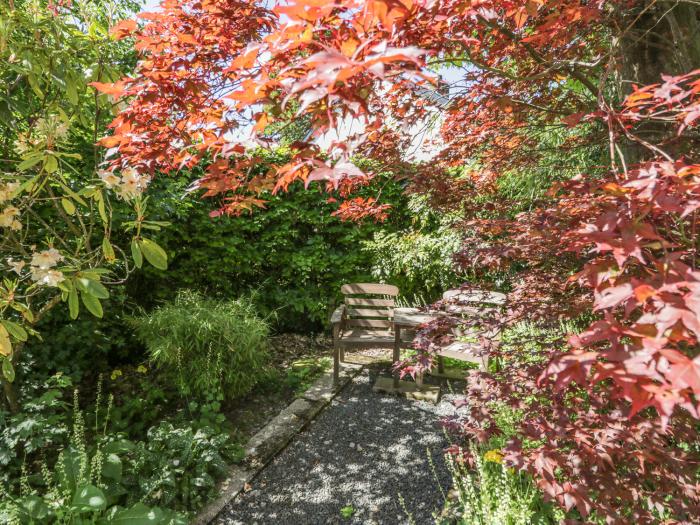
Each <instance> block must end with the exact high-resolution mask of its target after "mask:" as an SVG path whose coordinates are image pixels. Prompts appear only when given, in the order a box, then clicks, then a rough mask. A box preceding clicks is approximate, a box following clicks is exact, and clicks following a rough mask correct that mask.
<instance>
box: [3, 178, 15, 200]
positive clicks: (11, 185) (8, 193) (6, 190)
mask: <svg viewBox="0 0 700 525" xmlns="http://www.w3.org/2000/svg"><path fill="white" fill-rule="evenodd" d="M17 188H19V182H7V183H5V184H3V185H1V186H0V202H5V201H9V200H10V199H12V195H13V194H14V193H15V191H17Z"/></svg>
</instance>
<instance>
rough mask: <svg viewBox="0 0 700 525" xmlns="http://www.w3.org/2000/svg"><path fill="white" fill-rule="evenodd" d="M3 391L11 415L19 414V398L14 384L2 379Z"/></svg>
mask: <svg viewBox="0 0 700 525" xmlns="http://www.w3.org/2000/svg"><path fill="white" fill-rule="evenodd" d="M2 390H3V393H4V394H5V401H6V403H7V407H8V408H9V409H10V413H11V414H16V413H17V412H19V399H18V398H17V389H16V388H15V385H14V383H10V382H9V381H7V380H6V379H4V378H3V379H2Z"/></svg>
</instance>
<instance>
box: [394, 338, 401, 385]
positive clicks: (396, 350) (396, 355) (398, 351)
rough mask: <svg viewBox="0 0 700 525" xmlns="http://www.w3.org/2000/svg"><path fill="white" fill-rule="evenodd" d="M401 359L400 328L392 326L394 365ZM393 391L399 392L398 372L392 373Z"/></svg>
mask: <svg viewBox="0 0 700 525" xmlns="http://www.w3.org/2000/svg"><path fill="white" fill-rule="evenodd" d="M399 359H401V327H400V326H398V325H394V365H396V363H398V362H399ZM394 390H395V391H397V392H398V390H399V371H398V370H396V371H395V372H394Z"/></svg>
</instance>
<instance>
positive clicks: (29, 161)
mask: <svg viewBox="0 0 700 525" xmlns="http://www.w3.org/2000/svg"><path fill="white" fill-rule="evenodd" d="M43 158H44V157H43V156H42V155H39V154H34V155H32V156H31V157H27V158H26V159H24V160H23V161H22V162H20V163H19V164H18V165H17V169H18V170H19V171H26V170H28V169H29V168H31V167H32V166H36V165H37V164H39V162H41V160H42V159H43Z"/></svg>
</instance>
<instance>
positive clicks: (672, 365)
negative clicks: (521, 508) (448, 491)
mask: <svg viewBox="0 0 700 525" xmlns="http://www.w3.org/2000/svg"><path fill="white" fill-rule="evenodd" d="M161 6H162V9H161V10H160V11H158V12H154V13H147V14H142V15H140V19H141V20H140V22H138V23H137V22H136V21H125V22H122V23H120V24H118V25H117V26H116V27H115V28H113V30H112V32H113V35H115V36H116V37H118V38H121V37H127V36H128V37H131V38H134V40H135V42H136V48H137V50H138V51H139V52H140V54H141V61H140V62H139V65H138V67H137V70H136V72H135V74H134V76H133V77H129V78H124V79H122V80H121V81H119V82H117V83H113V84H105V83H96V84H94V85H95V87H96V88H97V89H99V90H100V91H102V92H104V93H108V94H110V95H112V96H114V97H115V99H123V100H125V101H126V102H127V105H126V106H125V108H124V109H123V110H122V111H121V113H120V114H119V116H118V117H117V118H116V119H115V121H114V122H113V123H112V128H113V134H112V135H110V136H107V137H105V138H103V139H102V143H103V145H104V146H106V147H108V148H110V151H109V153H110V154H109V155H108V158H109V161H108V168H109V170H111V172H113V173H114V174H120V173H123V172H124V171H125V170H131V169H135V170H137V171H138V172H139V173H147V174H150V175H154V174H156V173H175V172H177V170H179V169H181V168H184V167H191V166H194V165H195V164H200V163H201V164H202V165H203V166H204V167H205V174H204V176H203V177H202V178H201V180H200V181H199V182H198V183H197V188H199V189H201V190H203V194H204V195H205V196H207V197H214V198H218V199H220V202H221V210H220V213H233V214H236V213H241V212H243V211H247V210H251V209H253V208H255V207H260V206H264V196H265V194H266V192H269V191H281V190H284V189H285V188H287V187H288V186H289V185H290V184H292V183H294V182H295V181H301V182H303V183H305V184H309V183H312V182H314V181H323V182H324V183H325V184H326V185H327V186H328V190H329V191H335V190H336V189H337V190H339V196H340V197H341V199H347V200H346V201H345V202H343V203H341V204H340V205H339V206H340V207H339V210H338V214H339V215H340V216H342V217H345V218H350V219H359V218H362V217H365V216H373V217H375V218H382V217H383V215H384V214H385V213H387V209H386V206H385V205H383V204H382V203H381V199H380V198H379V199H374V198H372V199H360V198H353V197H352V192H351V191H348V190H351V189H352V186H353V185H357V186H361V185H362V183H361V181H364V180H367V179H368V178H371V177H372V173H364V172H363V171H362V170H360V169H359V168H358V167H357V166H356V165H355V164H354V163H353V156H354V155H356V154H359V153H361V154H363V155H365V156H369V157H372V158H374V159H376V160H377V161H379V162H384V163H386V164H388V165H390V166H391V165H393V166H397V167H398V166H400V165H401V162H403V160H402V159H403V156H402V153H403V152H404V151H405V150H406V149H408V146H409V145H410V144H411V138H412V137H411V135H412V134H413V133H414V132H415V131H414V130H415V127H416V126H419V125H421V124H422V123H425V122H426V121H429V120H431V119H434V118H436V116H437V118H438V119H439V121H440V123H441V137H440V140H439V142H440V145H441V146H442V149H441V152H440V154H439V155H438V156H437V157H435V159H434V160H433V161H431V162H430V163H427V164H424V165H422V166H419V169H418V175H417V176H415V177H414V178H413V180H412V181H411V188H412V190H413V191H419V192H423V193H426V194H428V195H430V196H431V198H432V199H433V201H434V202H435V203H437V204H439V205H442V206H448V207H451V208H452V209H457V210H459V211H460V212H461V213H463V216H464V227H465V229H467V230H468V231H469V232H470V235H471V237H470V238H471V239H475V241H474V242H470V243H468V244H467V245H466V246H465V253H464V256H463V258H462V259H463V261H466V262H468V263H469V264H473V263H474V261H476V262H477V263H478V264H479V265H480V267H484V266H487V265H495V266H499V267H504V266H505V265H508V264H512V263H517V264H518V268H520V269H523V268H524V269H525V271H523V272H521V273H520V275H519V277H518V278H516V279H515V281H514V292H513V294H512V297H511V299H512V301H513V302H514V303H515V304H516V305H517V306H521V307H522V306H523V305H526V307H525V308H520V310H521V311H523V312H525V313H530V314H532V313H537V312H539V313H541V314H543V316H546V317H550V318H557V317H560V316H567V315H568V316H571V315H573V314H576V313H581V312H585V311H588V312H591V313H592V314H593V316H594V317H595V320H594V322H593V323H592V324H591V325H590V327H589V328H588V329H587V330H585V331H584V332H583V333H580V334H578V335H576V336H574V337H572V338H571V340H570V341H569V343H568V344H566V345H564V344H560V345H556V346H553V347H552V351H551V355H550V359H549V360H548V361H547V363H546V364H540V365H538V366H534V368H533V369H530V368H526V367H524V365H523V366H519V365H517V363H516V364H514V365H512V366H506V367H505V369H504V370H503V371H501V374H500V377H496V376H493V375H489V374H481V375H477V376H475V377H473V379H472V382H471V386H470V392H471V399H472V402H473V405H474V410H475V411H476V413H475V416H476V417H475V421H477V422H479V424H475V425H472V426H471V427H469V428H465V429H464V430H466V431H468V432H470V433H472V434H474V435H476V436H477V437H481V438H484V437H486V436H488V434H489V432H493V431H494V430H493V426H492V425H491V426H489V421H491V416H490V415H489V413H488V410H487V408H488V401H489V400H493V399H500V400H502V401H503V402H506V403H510V404H512V405H513V406H518V407H520V408H521V409H522V410H523V411H524V413H525V414H526V418H525V421H524V423H523V428H522V432H523V435H524V436H527V437H529V438H532V439H533V440H536V441H537V443H539V444H538V445H537V446H534V447H533V446H528V447H525V446H523V444H522V443H521V442H518V441H513V442H512V443H511V445H510V446H509V449H508V455H507V460H508V461H509V462H510V463H511V464H513V465H517V466H519V467H520V468H523V469H526V470H528V471H529V472H531V473H532V474H533V475H534V476H535V478H536V479H537V482H538V484H539V486H540V487H541V488H542V489H543V490H544V491H545V493H546V494H548V496H549V497H551V498H552V499H554V500H556V501H558V502H559V503H560V504H561V505H562V506H564V507H565V508H566V509H567V510H569V509H573V508H575V509H576V510H577V511H578V513H579V515H580V516H581V517H583V518H584V519H586V518H587V517H588V516H589V515H591V513H597V514H598V515H601V516H605V517H606V519H607V521H608V522H610V523H615V522H619V523H623V522H625V523H626V522H629V521H630V520H631V521H634V522H636V523H651V522H656V521H658V520H662V519H667V520H676V521H686V522H688V521H692V519H693V516H695V517H697V515H698V506H697V505H698V498H699V494H698V485H697V481H696V478H695V474H694V472H695V471H696V470H697V464H695V463H693V462H692V461H691V459H692V458H690V457H686V452H684V451H683V450H682V448H681V447H679V446H678V443H679V442H684V441H686V440H687V439H689V438H688V436H691V437H692V436H693V435H694V429H695V427H694V425H697V419H698V417H699V414H698V399H697V396H698V394H699V393H700V357H699V356H698V333H699V332H700V324H699V321H698V318H699V315H700V306H698V305H700V302H699V301H700V287H699V284H700V273H698V271H697V265H696V251H697V237H696V215H697V208H698V207H700V204H699V203H700V195H699V194H698V192H699V191H700V186H698V184H699V183H700V178H699V177H700V165H698V164H697V161H698V159H697V155H698V143H697V124H698V122H699V121H700V99H699V96H700V95H699V93H700V80H699V78H700V70H699V69H698V68H700V40H699V39H698V38H697V32H698V28H699V26H698V11H699V10H700V9H699V8H698V6H697V4H696V3H695V2H691V1H687V2H683V1H680V2H658V1H647V0H638V1H635V0H624V1H622V0H617V1H615V0H595V1H581V0H563V1H556V2H555V1H550V0H521V1H515V0H512V1H511V0H481V1H467V0H422V1H413V0H339V1H338V2H335V3H330V2H325V1H318V0H291V1H288V2H278V3H273V4H268V3H262V2H261V3H255V2H243V1H232V0H199V1H195V0H188V1H185V2H177V1H174V0H165V1H163V2H162V4H161ZM445 65H448V66H450V67H451V68H452V69H456V68H458V69H459V75H458V77H459V79H458V80H457V81H455V82H454V83H453V85H447V86H445V85H444V82H441V81H440V79H439V75H438V74H437V73H436V70H437V71H439V68H440V67H444V66H445ZM443 88H447V91H448V92H449V93H447V94H445V93H446V91H445V89H443ZM436 93H437V94H440V96H437V95H436ZM289 108H294V111H295V118H302V117H303V118H305V119H307V121H308V122H309V125H310V129H311V132H310V134H309V135H308V136H307V137H306V138H305V139H304V140H299V141H297V142H295V143H294V144H292V145H291V148H292V151H293V156H292V159H291V161H290V162H288V163H286V164H284V165H280V166H274V167H273V168H272V169H271V170H270V171H269V172H268V173H266V174H265V175H262V176H260V175H256V176H252V175H251V169H250V168H251V167H252V166H254V165H255V164H256V163H257V159H256V153H255V148H260V147H268V146H269V145H270V144H271V143H272V142H274V135H270V134H269V133H267V132H266V130H268V128H269V127H270V125H271V124H275V125H276V126H278V125H279V124H280V123H282V124H283V123H284V121H285V119H288V118H289ZM350 120H352V121H355V122H356V123H357V125H355V126H352V130H351V132H349V133H339V130H340V129H341V128H342V127H343V124H344V123H347V122H348V121H350ZM328 137H330V138H328ZM552 137H555V139H553V138H552ZM322 138H325V140H321V139H322ZM321 144H324V146H323V147H322V146H321ZM553 151H555V152H557V156H556V159H557V164H556V165H555V166H554V167H553V168H551V169H550V172H555V173H558V175H557V176H554V177H552V180H551V182H552V183H556V184H554V185H553V187H552V188H551V191H550V192H549V193H547V194H542V195H540V196H539V197H538V199H535V200H534V206H530V207H529V208H528V209H526V210H518V211H520V212H521V213H515V211H514V210H513V207H514V206H515V205H516V203H515V202H514V201H513V200H509V199H507V198H504V197H503V195H502V193H501V192H499V184H502V182H503V180H504V178H505V177H511V178H512V177H514V176H515V177H518V176H525V174H526V173H528V171H532V170H536V169H538V168H539V167H540V166H541V165H542V164H543V163H545V162H551V159H552V158H553V157H552V152H553ZM582 152H593V154H592V156H593V157H595V158H597V159H598V161H599V162H598V165H597V166H596V167H595V168H594V169H591V170H590V171H589V172H587V173H580V174H574V173H570V170H571V167H570V164H571V162H570V161H568V160H567V159H573V158H574V157H576V156H577V155H581V154H582ZM586 154H588V153H586ZM467 163H468V164H469V165H470V167H471V168H472V169H471V171H470V172H469V173H468V174H463V175H462V176H455V175H454V170H453V168H454V167H455V166H463V165H465V164H467ZM398 171H400V170H398ZM574 175H576V176H575V177H574ZM353 181H354V182H353ZM515 310H517V309H514V310H513V311H512V312H511V313H518V312H516V311H515ZM431 330H433V332H434V333H435V334H437V335H436V337H435V338H432V339H431V338H430V337H429V336H430V335H431ZM449 337H451V336H450V334H449V331H448V332H445V331H444V330H442V329H439V328H438V329H436V328H435V327H433V328H432V329H431V328H429V329H428V330H427V331H426V333H425V337H424V338H423V339H422V340H421V344H422V345H423V347H424V349H425V350H426V351H427V352H428V353H429V351H430V349H431V347H432V346H433V345H434V344H437V343H438V342H445V340H446V339H449ZM493 351H494V352H497V350H493ZM514 363H515V362H514ZM423 364H425V365H429V364H430V359H429V355H428V357H426V359H425V360H424V363H423ZM516 365H517V366H516ZM533 378H535V379H536V380H533ZM525 379H527V381H525ZM517 381H520V382H519V383H518V382H517ZM514 382H515V383H514ZM528 392H530V393H533V394H535V395H536V396H537V399H538V400H540V401H538V402H537V403H535V404H525V403H524V402H523V400H522V399H523V396H525V395H526V394H527V393H528Z"/></svg>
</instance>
